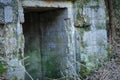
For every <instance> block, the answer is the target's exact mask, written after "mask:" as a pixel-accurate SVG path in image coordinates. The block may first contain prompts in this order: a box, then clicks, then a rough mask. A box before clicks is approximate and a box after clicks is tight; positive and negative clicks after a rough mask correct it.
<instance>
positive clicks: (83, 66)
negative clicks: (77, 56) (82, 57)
mask: <svg viewBox="0 0 120 80" xmlns="http://www.w3.org/2000/svg"><path fill="white" fill-rule="evenodd" d="M80 68H81V69H80V76H81V78H82V79H85V78H86V77H88V76H90V75H91V72H92V71H91V70H90V69H88V68H87V66H86V62H85V61H82V62H81V66H80Z"/></svg>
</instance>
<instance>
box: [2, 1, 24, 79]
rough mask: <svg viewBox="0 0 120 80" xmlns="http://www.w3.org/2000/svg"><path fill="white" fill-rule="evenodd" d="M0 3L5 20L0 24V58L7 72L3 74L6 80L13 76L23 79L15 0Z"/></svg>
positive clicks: (21, 39)
mask: <svg viewBox="0 0 120 80" xmlns="http://www.w3.org/2000/svg"><path fill="white" fill-rule="evenodd" d="M0 4H1V5H0V7H1V10H0V15H1V16H2V17H3V20H2V21H3V22H5V24H4V25H0V49H1V52H0V58H1V59H2V60H1V61H2V62H4V63H5V64H6V67H7V73H6V75H4V76H6V78H7V79H8V80H14V79H15V78H17V79H22V80H24V73H25V68H24V66H23V64H22V58H23V53H24V52H23V48H24V38H23V34H22V26H21V25H20V21H19V20H18V15H17V14H16V13H17V10H18V8H17V1H16V0H0ZM0 18H1V17H0ZM0 77H1V76H0Z"/></svg>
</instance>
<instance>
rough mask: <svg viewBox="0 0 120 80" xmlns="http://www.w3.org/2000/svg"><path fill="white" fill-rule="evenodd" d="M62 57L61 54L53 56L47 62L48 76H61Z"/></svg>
mask: <svg viewBox="0 0 120 80" xmlns="http://www.w3.org/2000/svg"><path fill="white" fill-rule="evenodd" d="M58 62H59V63H60V57H59V56H51V57H49V58H48V60H47V61H46V62H45V67H46V69H47V73H46V75H45V76H46V77H48V78H54V79H55V78H61V75H60V65H59V63H58Z"/></svg>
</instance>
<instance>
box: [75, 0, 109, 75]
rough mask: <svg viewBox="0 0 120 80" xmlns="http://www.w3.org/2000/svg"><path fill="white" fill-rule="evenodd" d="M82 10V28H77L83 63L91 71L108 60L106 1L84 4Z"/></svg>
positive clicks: (79, 21)
mask: <svg viewBox="0 0 120 80" xmlns="http://www.w3.org/2000/svg"><path fill="white" fill-rule="evenodd" d="M79 4H81V3H80V2H79V3H78V5H79ZM81 8H82V9H81V10H80V9H79V10H80V12H79V13H80V14H79V15H77V19H78V20H77V21H78V22H77V23H78V24H79V25H80V26H79V28H76V34H78V37H77V39H78V42H79V45H80V54H81V62H83V64H85V65H86V67H87V68H88V71H89V70H90V69H93V68H97V67H99V64H102V63H103V61H104V60H105V59H106V58H107V51H106V49H107V48H108V47H107V31H106V19H107V18H106V8H105V2H104V0H96V1H94V0H91V1H89V2H86V3H84V4H83V6H82V7H81ZM86 73H87V71H86Z"/></svg>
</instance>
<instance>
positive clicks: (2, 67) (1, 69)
mask: <svg viewBox="0 0 120 80" xmlns="http://www.w3.org/2000/svg"><path fill="white" fill-rule="evenodd" d="M6 71H7V67H6V65H5V64H3V63H2V62H0V74H1V75H0V76H2V75H3V74H4V73H5V72H6Z"/></svg>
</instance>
